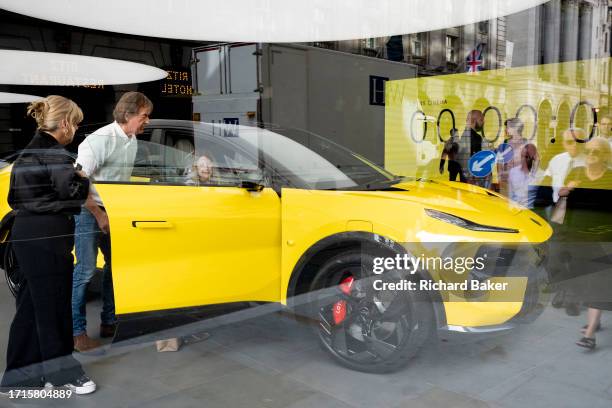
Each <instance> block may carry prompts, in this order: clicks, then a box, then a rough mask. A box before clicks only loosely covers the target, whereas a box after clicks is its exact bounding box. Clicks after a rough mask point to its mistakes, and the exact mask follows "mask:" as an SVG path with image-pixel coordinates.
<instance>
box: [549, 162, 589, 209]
mask: <svg viewBox="0 0 612 408" xmlns="http://www.w3.org/2000/svg"><path fill="white" fill-rule="evenodd" d="M580 166H584V156H583V155H578V156H576V157H574V158H573V159H572V156H570V154H569V153H568V152H564V153H559V154H558V155H556V156H555V157H553V158H552V159H550V162H549V163H548V168H547V169H546V172H545V174H544V176H548V177H552V189H553V201H554V202H555V203H556V202H557V201H558V200H559V190H561V187H563V186H564V185H565V177H567V175H568V174H569V172H570V170H571V169H573V168H574V167H580Z"/></svg>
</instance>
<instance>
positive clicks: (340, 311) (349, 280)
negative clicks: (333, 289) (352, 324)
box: [333, 276, 355, 325]
mask: <svg viewBox="0 0 612 408" xmlns="http://www.w3.org/2000/svg"><path fill="white" fill-rule="evenodd" d="M354 281H355V279H354V278H353V277H352V276H347V277H346V278H344V279H342V282H340V290H341V291H342V293H344V294H345V295H350V294H351V290H352V289H353V282H354ZM333 314H334V323H335V324H336V325H338V324H340V323H342V322H343V321H344V319H345V318H346V300H339V301H337V302H336V303H334V310H333Z"/></svg>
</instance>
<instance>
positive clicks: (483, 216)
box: [281, 181, 552, 326]
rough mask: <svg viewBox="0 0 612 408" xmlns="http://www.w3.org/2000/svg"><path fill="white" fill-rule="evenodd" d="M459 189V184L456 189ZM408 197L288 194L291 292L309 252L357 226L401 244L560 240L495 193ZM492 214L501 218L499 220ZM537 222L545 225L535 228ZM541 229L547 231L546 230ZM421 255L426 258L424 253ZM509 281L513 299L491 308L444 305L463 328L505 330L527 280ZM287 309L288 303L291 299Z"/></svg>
mask: <svg viewBox="0 0 612 408" xmlns="http://www.w3.org/2000/svg"><path fill="white" fill-rule="evenodd" d="M454 184H458V183H454ZM395 187H398V188H402V189H406V190H405V191H371V192H367V191H365V192H364V191H314V190H297V189H284V190H283V198H282V202H283V203H282V205H283V278H282V290H281V293H282V294H283V295H285V294H286V293H287V287H288V284H289V280H290V279H291V275H292V272H293V268H294V266H295V265H296V263H297V262H298V260H299V259H300V257H301V256H302V254H304V252H306V250H308V249H309V248H310V247H311V246H312V245H314V244H316V243H317V242H318V241H319V240H321V239H323V238H325V237H328V236H331V235H334V234H337V233H341V232H347V231H351V230H349V229H347V224H348V225H351V224H350V223H351V222H352V221H353V220H355V221H359V223H361V225H363V226H364V228H363V229H362V230H366V231H367V230H369V228H366V227H367V226H369V225H371V231H372V232H373V233H374V234H378V235H380V236H382V237H385V238H388V239H391V240H393V241H395V242H397V243H400V244H401V243H412V244H414V245H416V247H418V243H433V242H498V243H534V244H535V243H540V242H544V241H546V240H548V238H550V236H551V234H552V229H551V228H550V226H549V225H548V224H547V223H546V221H544V220H543V219H542V218H540V217H539V216H538V215H536V214H535V213H533V212H531V211H529V210H527V209H524V208H522V207H517V206H515V205H514V204H512V203H510V202H509V201H508V200H505V199H503V198H501V197H497V196H492V195H490V193H488V192H487V190H484V189H481V188H478V187H473V186H466V187H463V186H461V188H459V189H454V188H449V186H448V185H447V183H438V182H420V181H415V182H411V183H402V184H398V185H396V186H395ZM424 208H431V209H436V210H438V211H444V210H445V209H446V211H448V212H450V213H452V214H453V215H456V216H459V217H464V218H466V219H469V220H471V221H474V222H477V223H481V224H484V225H495V226H500V227H507V228H515V229H518V230H519V232H518V233H516V234H508V233H492V232H476V231H467V230H465V229H463V228H460V227H457V226H454V225H451V224H448V223H444V222H442V221H439V220H436V219H433V218H431V217H428V216H427V215H426V214H425V212H424ZM491 214H494V215H493V216H492V215H491ZM534 221H537V223H536V222H534ZM538 224H539V225H538ZM417 255H418V254H417ZM496 279H497V281H498V282H508V285H509V286H508V288H509V290H510V292H507V293H505V296H504V294H501V293H498V294H492V295H491V296H490V297H489V298H488V299H487V301H478V302H468V301H465V299H462V298H452V297H451V298H449V300H448V301H445V302H444V306H445V310H446V314H447V322H448V324H449V325H457V326H487V325H494V324H501V323H504V322H506V321H508V320H509V319H511V318H512V317H514V316H515V315H516V314H517V313H518V312H519V311H520V309H521V306H522V301H508V300H509V299H512V300H517V299H518V300H522V298H523V295H524V293H525V288H526V285H527V278H526V277H524V278H505V279H501V278H496ZM498 296H499V297H500V298H499V300H498V298H497V297H498ZM281 301H282V302H286V301H287V299H286V297H284V298H283V299H281Z"/></svg>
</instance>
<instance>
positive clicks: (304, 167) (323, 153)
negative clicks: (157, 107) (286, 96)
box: [194, 123, 399, 190]
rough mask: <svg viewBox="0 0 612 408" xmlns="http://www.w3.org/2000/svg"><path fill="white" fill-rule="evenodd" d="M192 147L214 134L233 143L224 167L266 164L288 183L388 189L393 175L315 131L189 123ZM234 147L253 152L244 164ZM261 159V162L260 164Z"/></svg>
mask: <svg viewBox="0 0 612 408" xmlns="http://www.w3.org/2000/svg"><path fill="white" fill-rule="evenodd" d="M194 130H195V134H196V135H197V136H196V146H195V147H196V151H197V150H199V149H198V139H201V138H202V137H204V138H205V139H207V138H209V137H210V135H211V134H212V135H213V136H214V138H217V139H219V140H222V141H223V142H225V143H229V144H232V145H234V146H235V149H233V150H234V156H233V157H226V158H225V164H224V166H227V167H230V168H234V167H236V166H237V165H238V163H240V162H243V165H242V167H247V168H248V167H252V166H258V167H264V168H267V169H272V170H273V171H274V173H275V174H276V175H278V176H281V177H282V178H284V179H285V180H287V181H289V182H290V184H292V185H294V186H296V187H299V188H308V189H317V190H335V189H355V190H373V189H384V188H389V187H390V186H391V185H393V184H394V183H396V182H398V181H399V179H398V178H397V177H395V176H394V175H393V174H391V173H389V172H388V171H386V170H384V169H383V168H381V167H378V166H377V165H375V164H373V163H372V162H370V161H369V160H367V159H365V158H364V157H361V156H359V155H358V154H356V153H353V152H351V151H350V150H348V149H345V148H343V147H341V146H339V145H338V144H336V143H334V142H332V141H330V140H327V139H325V138H323V137H321V136H318V135H315V134H313V133H310V132H306V131H303V130H297V129H280V128H278V129H273V130H267V129H261V128H254V127H246V126H236V125H219V124H214V125H211V124H206V123H196V124H194ZM239 152H243V153H244V154H246V155H248V156H249V157H253V158H254V157H257V163H258V164H255V163H249V161H248V160H247V159H246V158H241V157H240V156H239ZM262 164H263V166H261V165H262Z"/></svg>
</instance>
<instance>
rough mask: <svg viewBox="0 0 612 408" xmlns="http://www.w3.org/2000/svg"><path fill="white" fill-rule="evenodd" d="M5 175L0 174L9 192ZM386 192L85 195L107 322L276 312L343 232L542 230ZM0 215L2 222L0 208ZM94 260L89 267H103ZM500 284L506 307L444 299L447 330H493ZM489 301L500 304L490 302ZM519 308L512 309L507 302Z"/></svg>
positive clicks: (460, 198)
mask: <svg viewBox="0 0 612 408" xmlns="http://www.w3.org/2000/svg"><path fill="white" fill-rule="evenodd" d="M9 172H10V167H9V168H5V169H3V170H2V171H1V172H0V186H1V187H2V189H4V191H7V190H8V180H9V178H8V174H9ZM394 187H395V191H323V190H303V189H291V188H286V189H283V190H282V194H281V197H279V196H278V194H277V193H276V192H275V191H273V190H272V189H270V188H265V189H264V190H262V191H261V192H250V191H247V190H246V189H244V188H239V187H206V186H170V185H155V184H118V183H109V184H96V188H97V190H98V192H99V193H100V195H101V197H102V198H103V200H104V203H105V206H106V209H107V212H108V214H109V218H110V225H111V230H112V236H111V240H112V251H113V253H112V265H113V284H114V290H115V303H116V312H117V314H128V313H138V312H148V311H155V310H165V309H175V308H183V307H192V306H201V305H206V304H215V303H229V302H240V301H265V302H280V303H283V304H286V303H287V293H288V287H289V281H290V279H291V276H292V274H293V273H294V268H295V266H296V264H297V263H298V261H299V260H300V258H301V257H302V256H303V255H304V253H305V252H306V251H307V250H308V249H309V248H311V247H312V246H313V245H315V244H316V243H317V242H319V241H321V240H323V239H325V238H326V237H330V236H332V235H334V234H338V233H341V232H350V231H361V232H367V233H373V234H376V235H379V236H381V237H384V238H387V239H389V240H392V241H395V242H397V243H400V244H401V243H405V242H408V243H416V244H417V245H418V243H427V242H429V243H431V242H483V243H486V242H499V243H509V242H510V243H512V242H516V243H534V244H535V243H540V242H544V241H546V240H547V239H548V238H550V236H551V234H552V229H551V228H550V226H549V225H548V224H547V223H546V222H545V221H544V220H543V219H542V218H540V217H539V216H537V215H536V214H535V213H533V212H531V211H529V210H527V209H524V208H522V207H517V206H515V205H514V204H512V203H510V202H509V201H508V200H506V199H504V198H502V197H499V196H496V195H494V194H493V193H491V192H488V191H487V190H484V189H481V188H479V187H474V186H469V185H465V184H461V183H451V182H440V181H437V182H428V181H414V182H403V183H401V184H397V185H395V186H394ZM0 206H1V207H0V208H1V209H2V211H3V212H4V213H7V212H8V211H10V208H9V207H8V205H7V204H6V202H5V200H2V202H1V203H0ZM425 208H431V209H435V210H438V211H447V212H449V213H452V214H453V215H456V216H459V217H464V218H466V219H469V220H471V221H473V222H477V223H480V224H484V225H495V226H499V227H507V228H515V229H517V230H518V231H519V232H518V233H516V234H508V233H493V232H476V231H468V230H465V229H463V228H460V227H457V226H454V225H451V224H448V223H445V222H442V221H439V220H436V219H434V218H431V217H429V216H427V215H426V214H425V212H424V209H425ZM100 261H101V259H100V258H99V265H100V266H101V265H102V262H100ZM494 279H495V280H497V281H499V282H504V281H506V282H509V285H510V286H509V287H510V292H511V293H513V294H514V295H513V296H514V297H513V298H512V297H510V298H511V299H512V300H513V301H509V299H510V298H509V296H508V294H507V293H506V296H505V297H504V296H503V295H502V294H495V293H491V294H490V296H489V298H488V299H487V300H486V301H468V300H466V299H464V298H461V297H456V296H453V295H452V294H448V296H447V297H446V298H445V301H444V309H445V313H446V319H447V323H448V324H449V325H457V326H488V325H495V324H501V323H504V322H506V321H508V320H509V319H511V318H512V317H514V316H515V315H516V314H517V313H518V312H519V311H520V309H521V306H522V296H523V295H524V293H525V287H526V283H527V282H526V281H527V278H494ZM497 296H499V298H497ZM517 299H519V301H516V300H517Z"/></svg>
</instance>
